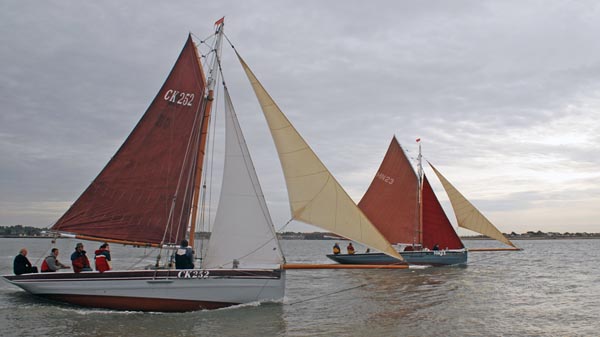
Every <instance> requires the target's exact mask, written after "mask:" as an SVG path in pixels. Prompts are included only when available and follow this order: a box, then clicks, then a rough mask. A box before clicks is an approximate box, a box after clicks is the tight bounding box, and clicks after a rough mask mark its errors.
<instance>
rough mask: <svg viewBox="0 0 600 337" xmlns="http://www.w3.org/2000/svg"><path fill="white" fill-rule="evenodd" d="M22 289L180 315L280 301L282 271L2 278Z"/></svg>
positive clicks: (72, 300)
mask: <svg viewBox="0 0 600 337" xmlns="http://www.w3.org/2000/svg"><path fill="white" fill-rule="evenodd" d="M3 278H4V279H6V280H7V281H8V282H10V283H12V284H14V285H16V286H18V287H20V288H22V289H24V290H25V291H27V292H29V293H31V294H34V295H37V296H41V297H44V298H47V299H50V300H56V301H60V302H65V303H69V304H75V305H79V306H84V307H94V308H106V309H116V310H134V311H163V312H182V311H193V310H203V309H216V308H222V307H227V306H231V305H237V304H243V303H250V302H258V301H268V300H277V299H281V298H283V296H284V292H285V271H283V270H279V269H276V270H263V269H260V270H254V269H252V270H251V269H224V270H222V269H217V270H159V271H152V270H139V271H126V272H121V271H108V272H105V273H98V272H83V273H79V274H75V273H41V274H26V275H19V276H14V275H13V276H3Z"/></svg>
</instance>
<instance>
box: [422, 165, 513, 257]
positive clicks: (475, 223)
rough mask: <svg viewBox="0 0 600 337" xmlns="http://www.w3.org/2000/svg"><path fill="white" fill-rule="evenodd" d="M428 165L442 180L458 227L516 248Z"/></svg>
mask: <svg viewBox="0 0 600 337" xmlns="http://www.w3.org/2000/svg"><path fill="white" fill-rule="evenodd" d="M429 166H431V168H432V169H433V172H435V174H436V175H437V177H438V178H439V179H440V181H441V182H442V185H443V186H444V189H445V190H446V193H447V194H448V198H449V199H450V203H451V204H452V208H453V209H454V214H455V215H456V220H457V221H458V225H459V226H460V227H463V228H466V229H470V230H472V231H475V232H477V233H480V234H483V235H486V236H489V237H490V238H492V239H496V240H498V241H500V242H502V243H505V244H507V245H509V246H512V247H515V248H516V246H515V245H514V244H513V243H512V242H511V241H510V240H509V239H507V238H506V237H505V236H504V235H503V234H502V232H500V231H499V230H498V228H496V226H494V225H493V224H492V223H491V222H490V221H489V220H488V219H487V218H486V217H485V216H484V215H483V214H481V212H479V210H478V209H477V208H475V206H473V204H471V202H470V201H468V200H467V198H465V197H464V196H463V195H462V194H461V193H460V192H459V191H458V190H457V189H456V188H455V187H454V186H453V185H452V184H451V183H450V182H449V181H448V180H447V179H446V178H444V176H442V174H441V173H440V172H439V171H438V170H437V169H436V168H435V167H433V165H431V163H429Z"/></svg>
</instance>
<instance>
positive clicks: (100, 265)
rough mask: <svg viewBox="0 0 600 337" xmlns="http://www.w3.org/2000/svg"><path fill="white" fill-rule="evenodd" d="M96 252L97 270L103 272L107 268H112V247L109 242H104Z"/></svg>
mask: <svg viewBox="0 0 600 337" xmlns="http://www.w3.org/2000/svg"><path fill="white" fill-rule="evenodd" d="M94 254H96V257H95V259H94V260H95V263H96V270H97V271H99V272H101V273H103V272H105V271H107V270H111V269H112V268H111V267H110V248H109V246H108V243H103V244H102V246H100V249H98V250H96V251H95V252H94Z"/></svg>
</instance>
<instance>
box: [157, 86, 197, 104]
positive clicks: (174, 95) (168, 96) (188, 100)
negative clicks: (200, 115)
mask: <svg viewBox="0 0 600 337" xmlns="http://www.w3.org/2000/svg"><path fill="white" fill-rule="evenodd" d="M164 99H165V101H168V102H171V103H175V104H179V105H185V106H192V102H194V94H193V93H188V92H181V91H178V90H173V89H169V90H167V92H166V93H165V96H164Z"/></svg>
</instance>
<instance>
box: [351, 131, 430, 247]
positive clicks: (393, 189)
mask: <svg viewBox="0 0 600 337" xmlns="http://www.w3.org/2000/svg"><path fill="white" fill-rule="evenodd" d="M418 188H419V186H418V180H417V174H416V173H415V171H414V170H413V168H412V165H411V164H410V161H409V160H408V158H407V157H406V155H405V154H404V151H403V150H402V147H401V146H400V144H399V143H398V141H397V140H396V137H394V138H393V139H392V142H391V143H390V146H389V147H388V150H387V152H386V154H385V157H384V158H383V161H382V162H381V166H380V167H379V170H378V171H377V174H376V175H375V178H373V181H372V182H371V185H370V186H369V188H368V189H367V192H366V193H365V195H364V196H363V197H362V199H361V200H360V202H359V203H358V207H359V208H360V209H361V210H362V211H363V212H364V213H365V215H366V216H367V218H369V220H371V222H372V223H373V225H375V227H377V229H379V231H380V232H381V234H383V236H385V238H386V239H388V241H390V242H391V243H416V242H418V237H417V228H418V226H419V225H418V224H419V217H418V214H417V202H418V201H417V191H418Z"/></svg>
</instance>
